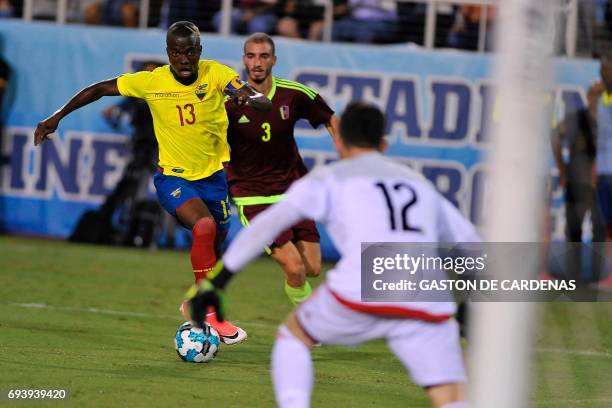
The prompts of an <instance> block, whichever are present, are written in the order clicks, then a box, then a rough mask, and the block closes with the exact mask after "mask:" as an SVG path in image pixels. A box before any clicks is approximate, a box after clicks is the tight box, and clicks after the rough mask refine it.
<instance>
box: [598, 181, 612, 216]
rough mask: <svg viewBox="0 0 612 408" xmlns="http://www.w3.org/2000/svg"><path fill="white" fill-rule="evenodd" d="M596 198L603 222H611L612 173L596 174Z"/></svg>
mask: <svg viewBox="0 0 612 408" xmlns="http://www.w3.org/2000/svg"><path fill="white" fill-rule="evenodd" d="M597 200H598V201H599V209H600V210H601V216H602V219H603V222H604V224H606V225H610V224H612V175H610V174H600V175H598V176H597Z"/></svg>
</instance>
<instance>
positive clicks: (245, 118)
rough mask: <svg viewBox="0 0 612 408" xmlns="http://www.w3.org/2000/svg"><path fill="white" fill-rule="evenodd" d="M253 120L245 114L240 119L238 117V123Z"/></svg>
mask: <svg viewBox="0 0 612 408" xmlns="http://www.w3.org/2000/svg"><path fill="white" fill-rule="evenodd" d="M250 122H251V121H250V120H249V118H247V117H246V116H245V115H242V116H241V117H240V119H238V123H250Z"/></svg>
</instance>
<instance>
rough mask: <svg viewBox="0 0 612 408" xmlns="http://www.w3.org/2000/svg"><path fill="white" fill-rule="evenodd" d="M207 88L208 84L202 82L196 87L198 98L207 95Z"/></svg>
mask: <svg viewBox="0 0 612 408" xmlns="http://www.w3.org/2000/svg"><path fill="white" fill-rule="evenodd" d="M206 88H208V84H202V85H200V86H198V87H197V88H196V90H195V94H196V96H197V97H198V99H200V100H202V99H204V97H205V96H206Z"/></svg>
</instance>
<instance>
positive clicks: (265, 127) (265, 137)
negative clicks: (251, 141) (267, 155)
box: [261, 122, 272, 142]
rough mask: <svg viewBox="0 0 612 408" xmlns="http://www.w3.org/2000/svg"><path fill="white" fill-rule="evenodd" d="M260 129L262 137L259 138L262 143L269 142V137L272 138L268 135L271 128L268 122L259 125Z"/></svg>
mask: <svg viewBox="0 0 612 408" xmlns="http://www.w3.org/2000/svg"><path fill="white" fill-rule="evenodd" d="M261 128H262V129H263V131H264V134H263V136H261V140H263V141H264V142H269V141H270V137H272V135H271V134H270V129H272V127H271V126H270V124H269V123H268V122H264V123H262V124H261Z"/></svg>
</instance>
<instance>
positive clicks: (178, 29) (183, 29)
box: [166, 21, 200, 45]
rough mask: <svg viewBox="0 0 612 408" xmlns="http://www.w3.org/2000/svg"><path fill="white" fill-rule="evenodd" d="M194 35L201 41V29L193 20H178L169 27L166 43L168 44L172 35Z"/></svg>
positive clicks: (198, 41)
mask: <svg viewBox="0 0 612 408" xmlns="http://www.w3.org/2000/svg"><path fill="white" fill-rule="evenodd" d="M171 36H174V37H194V38H196V39H197V43H198V44H199V43H200V30H198V27H197V26H196V25H195V24H193V23H192V22H191V21H177V22H176V23H174V24H172V25H171V26H170V27H169V28H168V33H166V45H168V43H169V40H170V37H171Z"/></svg>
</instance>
